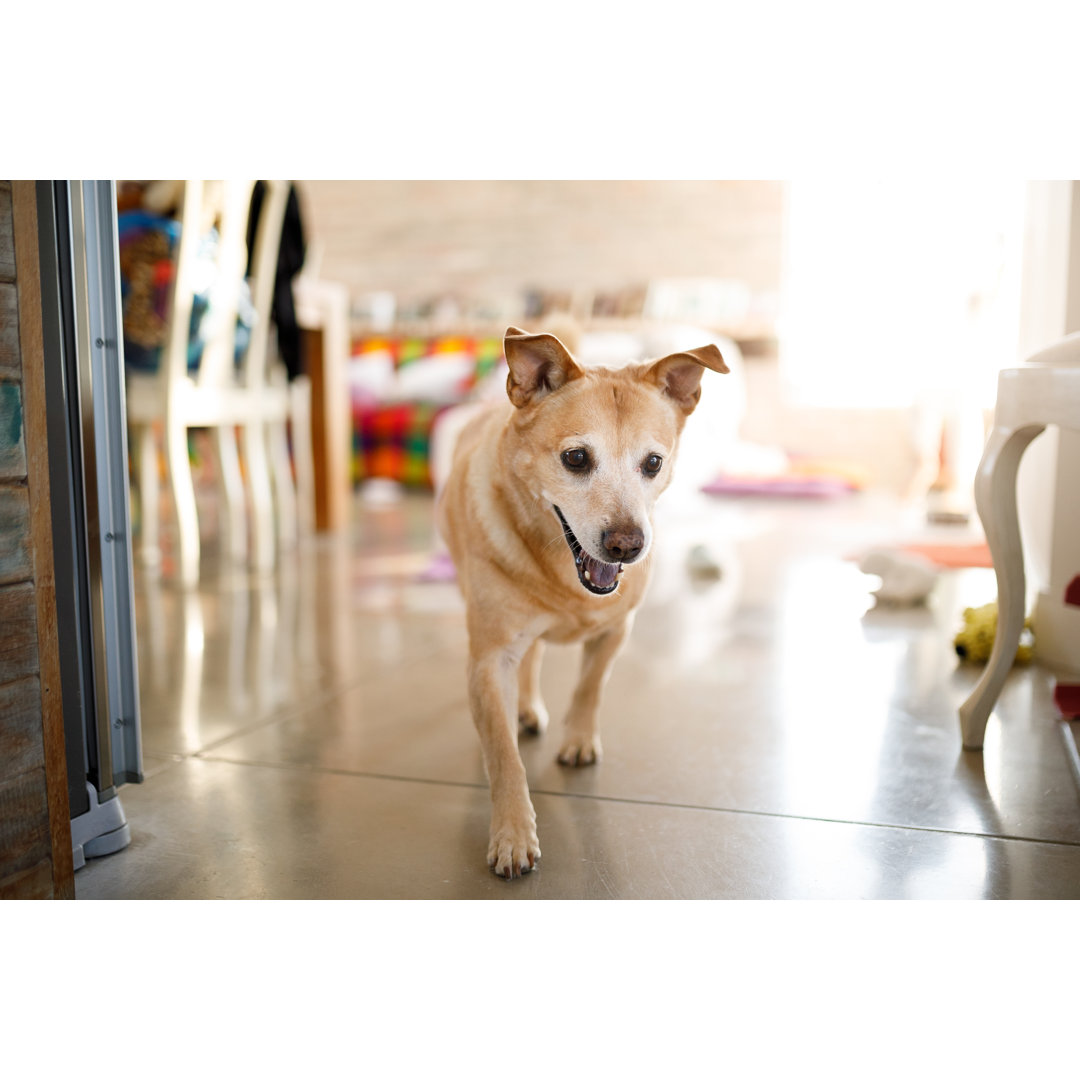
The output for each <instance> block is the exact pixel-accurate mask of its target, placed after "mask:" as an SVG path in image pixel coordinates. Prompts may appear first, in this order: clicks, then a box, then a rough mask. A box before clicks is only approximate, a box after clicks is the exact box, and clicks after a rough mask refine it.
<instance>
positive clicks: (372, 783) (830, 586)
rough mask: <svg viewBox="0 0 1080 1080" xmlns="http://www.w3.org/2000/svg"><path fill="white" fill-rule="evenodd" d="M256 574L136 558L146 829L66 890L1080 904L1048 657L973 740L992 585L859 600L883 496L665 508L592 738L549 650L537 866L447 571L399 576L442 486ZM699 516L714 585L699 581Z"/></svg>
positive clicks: (536, 764) (418, 557)
mask: <svg viewBox="0 0 1080 1080" xmlns="http://www.w3.org/2000/svg"><path fill="white" fill-rule="evenodd" d="M358 521H359V524H358V525H357V527H356V529H355V531H354V533H353V535H352V536H350V537H348V538H343V539H341V540H338V541H333V540H328V539H320V540H317V541H313V542H311V543H309V544H307V545H306V546H305V547H304V548H303V549H302V550H301V551H300V552H298V553H296V554H295V555H294V556H291V557H289V558H287V559H286V560H285V562H284V565H283V566H282V568H281V570H280V571H279V572H278V573H277V574H276V575H275V576H274V577H273V578H272V579H269V580H266V581H257V580H255V579H252V578H250V577H249V576H247V575H245V574H239V573H232V574H230V573H227V572H215V571H214V569H213V566H212V565H209V564H208V565H207V567H206V572H205V574H204V581H203V585H202V587H201V588H200V589H199V591H198V592H194V593H191V594H188V595H184V594H183V593H182V592H181V591H180V590H178V589H176V588H175V587H173V586H171V585H169V584H164V585H161V584H155V583H153V582H151V581H149V580H146V579H143V578H140V579H139V580H138V581H137V592H138V610H137V623H138V634H139V662H140V674H141V682H142V720H143V740H144V741H143V745H144V752H145V765H146V782H145V783H144V784H142V785H139V786H128V787H125V788H123V789H122V791H121V798H122V801H123V805H124V809H125V811H126V813H127V816H128V820H129V822H130V824H131V830H132V835H133V840H132V843H131V845H130V847H128V848H127V849H126V850H125V851H123V852H121V853H119V854H117V855H113V856H110V857H107V858H103V859H98V860H94V861H92V862H91V863H89V864H88V866H87V867H86V868H85V869H84V870H82V871H80V872H79V873H78V875H77V877H76V887H77V891H78V895H79V896H80V897H83V898H110V897H131V898H135V897H145V898H149V897H177V898H181V897H182V898H196V897H280V898H302V897H303V898H307V897H334V898H348V897H356V898H376V897H378V898H447V899H451V898H453V899H462V898H503V899H511V898H515V899H516V898H527V899H540V898H552V899H556V898H568V899H576V898H601V899H602V898H666V897H678V898H749V899H763V898H812V897H842V898H857V897H887V898H900V899H903V898H922V897H931V898H978V897H1026V898H1035V897H1057V898H1080V795H1078V787H1077V782H1076V780H1075V778H1074V776H1073V773H1072V771H1071V768H1070V765H1069V760H1068V756H1067V753H1066V748H1065V740H1064V738H1063V729H1062V726H1061V723H1060V722H1059V720H1058V719H1057V717H1056V710H1055V709H1054V707H1053V704H1052V702H1051V699H1050V692H1051V686H1052V682H1051V678H1050V676H1049V675H1048V674H1047V673H1045V672H1042V671H1040V670H1039V669H1037V668H1032V669H1027V670H1024V669H1017V670H1016V671H1015V672H1014V674H1013V675H1012V676H1011V678H1010V682H1009V684H1008V686H1007V688H1006V691H1005V694H1004V695H1003V697H1002V700H1001V703H1000V707H999V709H998V711H997V714H996V715H995V717H994V718H992V720H991V723H990V728H989V732H988V737H987V743H986V749H985V752H984V753H983V754H981V755H980V754H972V753H965V752H963V751H962V750H961V748H960V739H959V728H958V721H957V718H956V707H957V705H958V704H959V702H960V701H961V700H963V698H964V697H965V696H966V694H967V692H968V690H969V688H970V687H971V685H972V684H973V682H974V680H975V678H976V676H977V672H976V671H974V670H971V669H965V668H958V667H957V664H956V661H955V656H954V655H953V653H952V650H951V637H952V634H953V632H954V630H955V624H956V622H957V619H958V613H959V612H960V610H961V609H962V608H963V607H964V606H966V605H967V604H979V603H983V602H985V601H987V600H989V599H992V598H993V596H994V591H995V590H994V583H993V575H992V573H991V572H990V571H986V570H969V571H962V572H951V573H948V574H946V575H944V576H943V577H942V579H941V581H940V582H939V584H938V587H937V590H936V592H935V594H934V597H933V599H932V603H931V606H930V607H929V608H927V609H922V610H915V611H906V612H886V611H878V610H873V609H872V599H871V597H870V594H869V589H870V587H871V585H872V584H873V582H872V581H871V579H867V578H865V577H864V576H863V575H861V574H860V573H859V572H858V570H857V569H856V567H855V565H854V564H853V563H851V562H849V561H845V559H844V556H845V555H849V554H851V553H853V552H856V551H858V550H859V549H860V548H862V547H863V546H865V545H866V544H870V543H875V542H889V541H895V540H896V539H898V538H900V537H902V536H903V535H905V532H906V531H910V530H909V529H908V526H913V524H914V523H916V522H917V518H916V516H915V515H914V511H904V510H902V508H899V507H897V506H896V505H894V504H892V503H889V502H887V501H882V500H879V499H875V498H873V497H870V496H864V497H857V498H852V499H851V500H848V501H843V502H838V503H829V504H812V505H795V504H791V503H774V502H712V503H702V504H701V505H700V507H699V508H697V509H695V510H693V511H687V510H684V511H682V512H672V513H670V514H669V517H668V520H667V521H666V523H663V524H666V534H665V533H658V540H657V543H658V545H659V546H658V547H657V549H656V550H657V574H656V578H655V581H654V584H653V587H652V590H651V593H650V597H649V600H648V602H647V605H646V607H645V608H644V609H643V610H642V612H641V615H640V616H639V618H638V621H637V625H636V627H635V631H634V635H633V638H632V640H631V642H630V644H629V645H628V647H627V649H626V651H625V653H624V654H623V656H622V657H621V658H620V659H619V661H618V662H617V666H616V669H615V673H614V676H613V678H612V680H611V682H610V684H609V686H608V690H607V692H606V697H605V699H604V703H603V706H602V714H603V717H604V718H605V719H604V723H603V733H604V749H605V754H606V756H605V759H604V761H603V762H602V763H601V764H600V765H599V766H596V767H593V768H587V769H582V770H569V769H566V768H564V767H561V766H559V765H558V764H557V763H556V762H555V760H554V758H555V752H556V749H557V746H558V730H557V720H558V717H559V715H560V712H561V709H562V708H563V707H564V706H565V705H566V704H567V702H568V701H569V697H570V693H571V690H572V686H573V680H574V677H575V674H576V656H575V654H574V650H572V649H569V648H557V647H553V648H550V649H549V651H548V655H547V659H546V663H545V670H544V674H543V679H542V682H543V686H544V690H545V696H546V698H547V701H548V705H549V708H550V710H551V713H552V717H553V724H552V729H551V730H550V731H549V732H548V734H547V735H546V736H544V737H542V738H539V739H526V737H524V736H523V745H522V751H523V756H524V759H525V763H526V767H527V769H528V773H529V779H530V784H531V788H532V792H533V797H534V802H535V805H536V810H537V817H538V827H539V832H540V843H541V847H542V848H543V852H544V855H543V859H542V861H541V863H540V866H539V868H538V870H537V871H535V872H534V873H532V874H530V875H528V876H526V877H525V878H523V879H520V880H516V881H513V882H509V883H508V882H505V881H502V880H501V879H498V878H496V877H495V876H494V875H493V874H492V873H491V872H490V871H489V870H488V869H487V866H486V864H485V859H484V856H485V852H486V847H487V822H488V808H489V799H488V794H487V787H486V783H485V780H484V774H483V769H482V765H481V760H480V751H479V744H478V742H477V739H476V736H475V734H474V732H473V729H472V724H471V721H470V718H469V715H468V709H467V706H466V698H465V677H464V660H465V650H466V636H465V630H464V624H463V617H462V606H461V601H460V599H459V597H458V595H457V591H456V588H455V587H454V586H453V585H447V584H424V583H420V582H419V581H417V580H416V578H417V575H418V573H419V572H420V571H422V570H423V569H424V567H425V566H426V565H427V561H428V554H429V551H430V545H431V542H432V534H431V524H430V502H429V500H427V499H425V498H423V497H410V498H407V499H405V500H404V501H402V502H400V503H397V504H394V505H390V506H386V507H378V508H377V507H371V506H364V505H361V506H360V507H358ZM705 539H707V540H708V541H709V542H710V543H712V544H714V545H715V549H716V550H717V551H719V552H720V553H721V555H722V560H721V561H722V564H723V576H722V578H721V580H720V581H718V582H713V583H702V582H694V581H692V580H691V579H690V578H689V577H688V576H687V574H686V571H685V569H684V567H685V555H686V553H687V550H688V548H689V547H690V546H691V545H692V544H694V543H696V542H699V541H701V540H705Z"/></svg>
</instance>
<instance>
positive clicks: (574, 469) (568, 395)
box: [504, 327, 728, 596]
mask: <svg viewBox="0 0 1080 1080" xmlns="http://www.w3.org/2000/svg"><path fill="white" fill-rule="evenodd" d="M504 349H505V352H506V360H507V363H508V364H509V366H510V374H509V376H508V377H507V383H506V392H507V394H508V396H509V398H510V401H511V402H512V403H513V404H514V405H515V406H516V412H515V414H514V416H513V417H512V420H511V428H512V431H513V434H514V438H513V440H512V451H511V459H510V461H509V465H510V467H511V469H512V470H513V472H514V475H515V478H516V479H517V481H518V482H519V483H521V484H523V485H525V486H526V487H527V488H528V490H529V492H530V494H531V495H532V496H533V497H534V498H535V499H537V500H539V501H541V502H542V503H543V504H544V505H545V508H550V511H551V512H552V513H553V514H555V516H556V517H557V518H558V520H559V522H560V524H561V526H562V529H563V534H564V535H565V537H566V541H567V543H568V545H569V547H570V550H571V552H572V553H573V558H574V563H575V566H576V568H577V573H578V579H579V580H580V582H581V584H582V585H583V586H584V587H585V588H586V589H587V590H588V591H589V592H591V593H596V594H598V595H601V596H603V595H606V594H608V593H611V592H614V591H615V589H616V588H617V586H618V578H619V574H620V573H621V572H622V567H623V565H624V564H629V563H633V562H639V561H641V560H642V559H644V558H645V556H646V555H647V554H648V551H649V546H650V544H651V543H652V509H653V505H654V503H655V502H656V499H657V497H658V496H659V495H660V493H661V492H662V491H663V490H664V489H665V488H666V487H667V486H668V484H669V483H670V481H671V475H672V468H673V466H674V464H675V454H676V450H677V448H678V442H679V434H680V432H681V431H682V428H683V424H684V423H685V422H686V418H687V417H688V416H689V415H690V413H692V412H693V411H694V407H695V406H696V405H697V403H698V399H699V398H700V397H701V375H702V372H703V371H704V369H705V368H711V369H712V370H713V371H719V372H727V370H728V367H727V365H726V364H725V363H724V359H723V357H722V356H721V355H720V350H719V349H717V347H716V346H715V345H706V346H704V347H703V348H700V349H693V350H691V351H689V352H679V353H673V354H672V355H671V356H665V357H664V358H663V359H662V360H654V361H650V362H646V363H643V364H633V365H630V366H628V367H625V368H621V369H619V370H615V371H612V370H609V369H607V368H591V367H582V366H581V365H579V364H578V363H577V362H576V361H575V360H574V358H573V357H572V356H571V355H570V353H569V352H568V351H567V350H566V348H565V347H564V346H563V344H562V342H560V341H559V339H558V338H557V337H555V336H554V335H552V334H527V333H525V332H524V331H523V330H518V329H516V328H515V327H511V328H510V329H509V330H507V332H506V337H505V340H504Z"/></svg>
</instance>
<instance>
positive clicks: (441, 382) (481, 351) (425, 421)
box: [350, 336, 503, 488]
mask: <svg viewBox="0 0 1080 1080" xmlns="http://www.w3.org/2000/svg"><path fill="white" fill-rule="evenodd" d="M502 359H503V353H502V341H501V340H499V339H498V338H470V337H449V336H443V337H436V338H430V337H428V338H414V337H366V338H360V339H358V340H357V341H354V343H353V349H352V360H351V364H352V367H353V370H352V371H351V372H350V388H351V404H352V417H353V458H352V477H353V483H354V484H359V483H360V482H361V481H363V480H368V479H372V478H379V479H385V480H396V481H398V482H399V483H402V484H406V485H408V486H410V487H420V488H430V487H431V469H430V463H429V460H428V458H429V451H430V447H431V432H432V429H433V428H434V426H435V422H436V421H437V420H438V418H439V417H440V416H441V415H442V413H443V412H445V411H446V410H447V409H448V408H452V407H453V406H454V405H456V404H460V403H461V402H463V401H467V400H469V397H470V396H471V394H472V391H473V390H474V388H475V387H476V384H477V383H478V382H479V381H480V380H481V379H483V378H484V377H485V376H486V375H488V374H490V373H491V372H492V371H494V370H495V368H496V367H497V366H498V365H499V364H500V363H501V361H502ZM358 365H359V366H358Z"/></svg>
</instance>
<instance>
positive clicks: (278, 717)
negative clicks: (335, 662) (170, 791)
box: [159, 658, 467, 758]
mask: <svg viewBox="0 0 1080 1080" xmlns="http://www.w3.org/2000/svg"><path fill="white" fill-rule="evenodd" d="M421 659H423V658H421ZM369 678H370V676H369V675H362V676H359V677H358V678H357V679H356V680H355V681H352V682H348V683H342V684H340V685H338V686H336V687H335V688H334V689H333V690H328V691H326V692H325V693H324V694H323V695H322V696H321V697H316V698H312V699H311V700H310V701H307V702H305V703H304V704H302V705H301V704H297V705H296V707H295V708H290V709H288V710H287V711H285V712H282V713H277V714H275V715H273V716H267V717H264V718H263V719H262V720H256V721H255V722H254V723H252V724H249V725H248V726H247V727H243V728H238V729H237V730H236V731H233V732H230V733H229V734H228V735H222V736H221V737H220V738H218V739H214V740H213V741H212V742H209V743H207V744H206V745H205V746H200V747H199V748H198V749H197V750H190V751H185V750H170V751H166V752H165V753H167V754H169V755H178V756H180V757H184V758H188V757H197V756H198V755H200V754H205V753H208V752H211V751H213V750H216V749H218V748H219V747H221V746H223V745H224V744H225V743H227V742H229V741H230V740H232V739H238V738H241V737H242V736H245V735H251V734H253V733H254V732H256V731H261V730H262V729H263V728H266V727H269V726H271V725H272V724H278V723H284V722H286V721H289V720H297V719H299V718H300V717H301V716H303V715H304V714H305V713H307V712H310V711H311V710H312V709H320V708H324V707H326V706H328V705H330V704H331V703H333V702H335V701H337V700H338V699H339V698H342V697H344V696H345V695H346V694H348V693H351V692H352V691H353V690H356V689H358V688H359V687H361V686H362V685H363V684H364V682H365V680H367V679H369ZM466 704H467V702H466V701H465V700H464V698H463V699H462V700H461V701H460V702H455V707H462V706H464V705H466ZM444 709H445V707H444V706H438V707H437V708H435V709H433V710H432V713H435V712H441V711H444ZM423 715H424V716H427V715H429V714H428V713H427V712H425V713H424V714H423ZM159 756H164V755H159Z"/></svg>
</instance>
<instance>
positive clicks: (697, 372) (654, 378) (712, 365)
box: [642, 345, 729, 416]
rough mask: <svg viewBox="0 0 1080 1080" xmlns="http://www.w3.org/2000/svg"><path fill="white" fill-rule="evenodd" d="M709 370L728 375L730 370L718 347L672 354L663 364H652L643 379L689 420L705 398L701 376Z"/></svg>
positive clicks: (656, 361)
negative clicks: (662, 393)
mask: <svg viewBox="0 0 1080 1080" xmlns="http://www.w3.org/2000/svg"><path fill="white" fill-rule="evenodd" d="M705 368H709V369H710V370H711V371H718V372H720V374H721V375H726V374H727V373H728V370H729V369H728V366H727V364H725V363H724V358H723V357H722V356H721V355H720V350H719V349H718V348H717V347H716V346H715V345H705V346H703V347H702V348H700V349H690V350H688V351H687V352H677V353H672V354H671V355H670V356H665V357H664V358H663V359H662V360H655V361H654V362H653V363H651V364H648V365H647V366H646V367H645V369H644V371H643V372H642V378H643V379H645V380H646V381H647V382H651V383H654V384H655V385H656V386H658V387H659V388H660V389H661V390H662V391H663V392H664V393H665V394H666V395H667V396H668V397H669V398H671V400H672V401H674V402H675V404H676V405H678V407H679V408H680V409H681V410H682V411H683V413H684V414H685V415H687V416H689V415H690V414H691V413H692V412H693V411H694V407H695V406H696V405H697V403H698V399H699V398H700V397H701V373H702V371H704V369H705Z"/></svg>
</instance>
